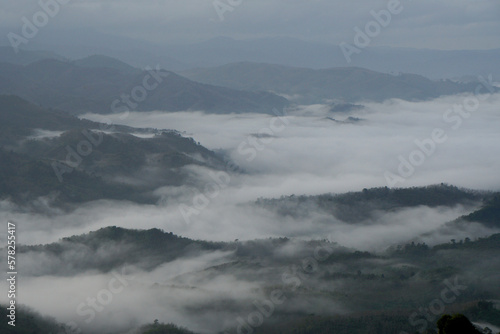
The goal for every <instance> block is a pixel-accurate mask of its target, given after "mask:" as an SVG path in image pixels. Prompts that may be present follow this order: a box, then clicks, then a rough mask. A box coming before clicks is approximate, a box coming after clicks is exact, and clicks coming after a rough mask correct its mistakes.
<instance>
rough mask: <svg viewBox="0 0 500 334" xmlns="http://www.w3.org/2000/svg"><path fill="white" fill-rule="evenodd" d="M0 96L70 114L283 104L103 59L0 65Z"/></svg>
mask: <svg viewBox="0 0 500 334" xmlns="http://www.w3.org/2000/svg"><path fill="white" fill-rule="evenodd" d="M146 88H147V89H146ZM0 94H12V95H17V96H20V97H22V98H24V99H27V100H29V101H31V102H34V103H37V104H40V105H43V106H45V107H51V108H57V109H61V110H65V111H68V112H70V113H72V114H78V113H85V112H97V113H112V112H117V111H124V110H133V111H152V110H163V111H181V110H204V111H207V112H212V113H241V112H260V113H269V114H271V113H272V111H273V109H278V110H281V109H282V108H283V107H284V106H286V105H287V104H288V101H287V100H286V99H285V98H282V97H279V96H277V95H274V94H272V93H268V92H245V91H238V90H235V89H230V88H225V87H216V86H212V85H207V84H200V83H197V82H193V81H191V80H189V79H186V78H184V77H181V76H179V75H177V74H175V73H173V72H169V71H165V70H156V69H155V70H153V71H147V70H144V71H141V70H135V69H134V68H133V67H131V66H128V65H127V64H125V63H123V62H120V61H118V60H116V59H111V58H109V57H89V58H86V59H82V60H79V61H76V62H67V61H61V60H56V59H44V60H39V61H36V62H34V63H30V64H28V65H16V64H11V63H0Z"/></svg>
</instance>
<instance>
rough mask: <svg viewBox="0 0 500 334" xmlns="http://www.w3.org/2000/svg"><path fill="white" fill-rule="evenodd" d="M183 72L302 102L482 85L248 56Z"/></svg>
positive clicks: (434, 93)
mask: <svg viewBox="0 0 500 334" xmlns="http://www.w3.org/2000/svg"><path fill="white" fill-rule="evenodd" d="M181 74H182V75H184V76H186V77H187V78H190V79H192V80H196V81H200V82H204V83H207V84H212V85H219V86H226V87H234V88H237V89H243V90H266V91H271V92H275V93H277V94H285V95H286V96H289V97H290V98H292V99H294V100H295V101H298V102H299V103H321V102H324V100H328V99H335V100H342V101H347V102H355V101H363V100H365V101H383V100H386V99H390V98H400V99H404V100H425V99H431V98H436V97H439V96H442V95H451V94H457V93H464V92H473V91H474V89H475V88H476V86H477V84H472V83H468V84H462V83H456V82H452V81H450V80H439V81H433V80H430V79H427V78H425V77H422V76H420V75H415V74H400V75H391V74H385V73H379V72H374V71H371V70H367V69H363V68H357V67H343V68H331V69H323V70H314V69H308V68H296V67H287V66H281V65H271V64H261V63H249V62H243V63H234V64H228V65H224V66H220V67H214V68H201V69H194V70H189V71H184V72H181ZM241 78H244V80H241Z"/></svg>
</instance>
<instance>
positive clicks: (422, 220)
mask: <svg viewBox="0 0 500 334" xmlns="http://www.w3.org/2000/svg"><path fill="white" fill-rule="evenodd" d="M464 101H465V102H464ZM467 101H470V99H469V100H468V97H467V96H453V97H444V98H439V99H436V100H433V101H425V102H407V101H401V100H390V101H386V102H385V103H366V104H365V108H364V109H362V110H357V111H354V112H350V113H341V114H334V113H330V112H329V111H328V109H329V108H328V106H325V105H315V106H308V107H303V106H299V107H294V108H291V109H289V110H286V111H285V114H286V115H283V116H279V117H276V116H269V115H260V114H250V115H238V114H231V115H209V114H205V113H203V112H201V111H198V112H177V113H163V112H160V111H158V112H149V113H129V114H124V115H122V114H116V115H111V116H101V115H97V114H88V115H85V116H84V117H85V118H87V119H91V120H94V121H102V120H104V119H105V118H109V119H111V121H112V122H116V124H124V125H129V126H135V127H141V128H144V127H152V128H159V129H161V128H164V129H176V130H179V131H181V132H183V134H184V135H186V136H192V137H193V138H194V139H195V140H196V141H199V142H200V143H201V144H202V145H204V146H206V147H208V148H209V149H212V150H216V151H217V152H219V153H220V154H224V155H225V156H226V158H227V161H228V164H227V166H228V173H227V174H226V173H221V172H218V173H216V174H213V171H211V170H209V169H207V168H204V167H199V166H188V167H186V170H187V171H188V172H189V173H190V175H192V177H193V178H195V179H196V180H197V184H199V187H197V188H193V187H187V186H182V187H160V188H158V189H157V190H156V191H155V194H156V195H157V196H158V197H159V201H158V203H157V204H156V205H140V204H134V203H129V202H120V201H95V202H90V203H86V204H84V205H81V206H79V207H78V208H77V209H75V210H73V211H71V212H63V211H61V210H60V209H57V208H55V207H54V206H53V204H52V199H51V198H49V197H47V198H40V199H39V200H38V201H37V203H36V207H37V208H38V212H34V211H33V210H31V211H29V210H26V208H24V207H21V206H17V205H14V204H12V203H11V202H9V201H8V200H4V201H2V202H0V220H2V221H7V220H10V221H15V222H16V223H17V228H18V236H19V237H18V242H19V243H22V244H44V243H50V242H55V241H57V240H59V239H60V238H63V237H67V236H70V235H75V234H83V233H88V232H89V231H94V230H97V229H99V228H102V227H107V226H119V227H124V228H131V229H149V228H161V229H163V230H165V231H169V232H170V231H171V232H173V233H174V234H178V235H181V236H184V237H188V238H192V239H202V240H210V241H232V240H234V239H240V240H252V239H258V238H261V239H265V238H269V237H295V238H298V239H303V240H311V239H328V240H329V241H331V242H336V243H338V244H339V245H340V246H345V247H348V248H351V249H357V250H367V251H375V252H382V251H384V250H385V249H387V248H388V247H389V246H394V245H396V244H400V243H405V242H408V241H412V240H417V241H419V242H420V241H423V242H426V243H428V244H431V245H433V244H438V243H443V242H448V241H449V240H450V239H457V240H460V239H463V238H465V237H472V238H476V237H482V236H486V235H489V234H491V233H493V232H497V231H495V230H492V229H487V228H486V227H484V226H482V225H479V224H467V225H463V226H461V228H454V227H451V226H450V225H449V224H448V223H449V222H451V221H453V220H455V219H457V218H458V217H460V216H462V215H465V214H468V213H470V212H472V211H474V210H475V209H477V208H478V207H479V205H480V203H474V204H470V205H456V206H454V207H435V208H429V207H425V206H420V207H413V208H403V209H397V210H391V211H388V212H380V213H378V214H377V215H375V216H374V217H373V218H371V219H368V220H366V221H361V222H358V223H356V224H352V223H347V222H343V221H340V220H338V219H336V218H335V217H333V216H331V215H328V214H326V213H324V212H320V211H317V212H315V211H314V210H311V212H309V213H304V215H302V216H300V217H292V216H283V215H278V214H277V213H275V212H272V211H269V210H267V209H265V208H263V207H259V206H256V205H255V204H254V202H255V201H256V200H257V199H258V198H276V197H280V196H282V195H292V194H296V195H302V194H305V195H317V194H324V193H344V192H349V191H361V190H362V189H363V188H370V187H385V186H392V185H390V184H388V180H387V177H386V174H387V173H386V172H390V173H392V174H394V175H396V174H397V173H398V168H399V164H400V159H399V156H402V157H403V158H404V159H406V160H409V159H410V157H411V154H412V152H414V151H415V150H418V149H419V146H418V145H417V144H415V140H419V141H426V142H429V140H430V139H431V138H434V137H435V136H434V137H433V131H434V130H435V129H441V134H440V136H439V137H440V138H441V139H442V138H445V137H446V139H445V140H442V142H434V148H433V149H432V153H430V154H425V155H424V154H423V153H422V156H423V157H425V159H424V161H423V162H422V163H421V164H419V165H418V166H417V165H416V166H414V172H413V173H411V174H412V175H409V176H404V177H400V178H399V180H400V182H398V183H397V184H396V185H395V186H396V187H411V186H426V185H429V184H436V183H442V182H443V183H448V184H452V185H456V186H459V187H466V188H471V189H478V190H492V191H498V190H499V189H500V177H499V174H498V170H500V154H499V153H500V145H499V144H500V132H499V131H498V129H499V126H500V114H499V112H498V111H499V106H500V94H497V95H491V96H482V97H479V99H478V101H480V102H479V105H477V106H476V107H474V108H469V109H474V110H473V111H471V112H470V114H466V113H458V112H455V113H453V107H454V106H456V105H459V106H460V105H461V106H464V105H465V107H467V104H466V103H467ZM465 107H463V108H465ZM463 108H462V109H460V110H462V111H463ZM450 110H451V111H450ZM455 110H457V109H456V108H455ZM464 115H466V116H464ZM459 116H460V117H459ZM327 117H330V118H333V119H335V120H338V121H344V120H346V119H347V118H348V117H356V118H359V119H360V120H359V121H357V122H353V123H352V122H346V123H342V122H334V121H333V120H331V119H328V118H327ZM452 117H453V118H452ZM39 135H40V136H46V135H53V134H50V133H44V132H43V131H42V130H40V132H39ZM235 166H237V167H235ZM235 169H236V170H237V172H232V171H231V170H235ZM214 175H215V176H214ZM200 195H203V196H204V197H205V198H206V199H208V202H203V203H200V202H197V201H196V199H199V198H200ZM313 209H314V208H313ZM183 210H184V211H183ZM186 210H187V211H186ZM120 247H121V246H120ZM123 247H126V245H125V246H123ZM290 247H291V248H290V249H287V248H284V249H280V250H278V251H277V256H278V255H280V254H281V256H283V255H286V254H295V253H296V252H301V251H303V250H302V249H301V248H300V245H297V248H295V247H294V246H290ZM124 249H126V248H124ZM121 250H122V249H121V248H119V246H117V245H115V246H113V249H108V250H106V249H105V248H103V249H102V250H101V251H102V252H101V253H100V254H101V255H102V256H104V257H105V256H110V254H115V255H116V254H119V253H120V251H121ZM80 255H81V253H80V252H78V251H75V252H74V254H71V256H72V257H73V258H65V259H64V260H65V261H64V262H58V260H57V259H51V258H47V257H44V255H40V254H34V253H32V254H30V253H28V254H27V255H25V257H24V259H23V261H25V262H24V264H22V266H23V267H24V268H25V275H23V276H22V277H21V278H20V281H19V285H20V286H21V287H22V290H21V292H20V296H19V300H22V303H23V304H25V305H28V306H30V307H33V308H34V309H36V310H41V311H42V313H43V314H46V315H51V316H55V317H57V319H58V320H59V321H75V319H77V320H78V322H77V323H78V324H79V326H84V328H85V326H90V328H100V329H108V328H116V327H115V326H120V328H121V329H123V330H125V328H131V327H133V326H136V325H139V324H143V323H147V322H152V321H153V320H154V319H160V320H161V321H164V322H174V323H176V324H178V325H182V326H187V327H189V328H190V329H191V330H195V331H199V332H210V331H213V330H221V329H222V328H224V327H225V326H234V325H235V323H234V319H235V316H236V315H237V314H230V313H226V311H219V309H218V308H216V307H215V308H214V307H211V305H213V304H214V303H215V304H217V303H221V304H224V303H228V301H233V302H234V301H236V302H238V303H240V304H242V305H248V307H249V308H251V305H252V302H253V301H254V300H255V299H262V298H265V294H264V292H263V285H262V284H261V282H249V281H247V280H244V279H241V277H237V276H238V275H237V273H233V274H231V275H215V276H211V275H208V274H206V273H203V271H204V269H206V268H208V267H210V266H213V265H218V264H223V263H226V262H228V261H230V260H231V259H232V256H233V254H232V252H205V253H201V254H198V255H197V256H196V257H185V258H180V259H177V260H175V261H173V262H170V263H167V264H164V265H162V266H160V267H158V268H156V269H155V270H153V271H152V272H145V271H143V270H141V269H139V268H135V267H131V268H125V269H123V268H117V270H122V269H123V270H125V271H124V272H126V273H127V274H126V275H125V274H124V275H125V277H126V278H125V279H126V282H127V284H126V288H125V289H124V290H123V293H122V292H120V293H116V294H113V295H112V300H111V301H110V302H109V305H107V306H106V307H105V308H104V311H102V313H99V314H97V315H96V318H95V320H92V321H90V324H87V323H86V322H85V320H84V319H85V316H84V317H82V316H80V315H78V313H76V310H77V308H78V305H80V304H81V303H82V302H84V301H85V300H86V299H87V298H88V297H93V296H96V295H98V294H99V292H100V291H101V290H102V289H106V287H107V286H108V285H109V282H110V280H111V279H112V278H113V277H114V276H113V275H114V274H112V273H110V274H102V273H98V272H95V271H93V272H87V273H78V275H76V276H72V277H64V276H59V275H68V274H71V273H72V272H71V269H68V270H69V272H64V270H65V269H67V268H61V267H63V266H64V264H65V263H66V264H67V263H72V262H73V261H79V256H80ZM275 274H276V275H280V272H278V273H275ZM155 283H158V284H159V286H158V285H154V284H155ZM4 284H5V283H4ZM160 287H161V288H160ZM4 299H5V297H2V299H0V301H2V302H3V301H4ZM48 300H50V301H51V302H50V303H48V302H47V301H48ZM315 303H316V305H318V310H316V311H318V312H321V305H322V304H321V300H320V299H317V300H316V301H315ZM225 305H226V306H227V304H225ZM286 307H289V308H290V309H301V310H304V309H306V310H307V309H308V308H310V307H311V306H310V303H308V302H307V301H306V300H304V301H303V304H300V303H290V304H289V305H288V306H285V308H286ZM329 307H330V308H331V305H330V306H329ZM197 308H204V311H203V312H201V313H200V312H198V313H197V311H196V310H197ZM222 309H224V308H221V310H222ZM334 309H335V310H334V311H335V312H337V313H342V312H345V311H346V310H345V309H344V308H343V307H341V306H339V307H338V308H334ZM75 314H76V315H78V316H75ZM75 317H76V318H75Z"/></svg>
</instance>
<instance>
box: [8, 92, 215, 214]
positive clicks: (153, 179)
mask: <svg viewBox="0 0 500 334" xmlns="http://www.w3.org/2000/svg"><path fill="white" fill-rule="evenodd" d="M82 143H83V144H82ZM82 145H83V146H82ZM79 152H80V153H79ZM189 165H197V166H203V167H206V168H211V169H216V170H217V169H221V168H223V166H224V163H223V161H222V159H221V158H220V157H219V156H218V155H216V154H215V153H214V152H212V151H210V150H208V149H206V148H205V147H203V146H201V145H199V144H197V143H196V142H195V141H194V140H193V139H192V138H186V137H183V136H182V135H181V134H180V133H178V132H176V131H174V130H157V129H135V128H130V127H125V126H117V125H109V124H101V123H96V122H91V121H87V120H80V119H78V118H76V117H74V116H71V115H68V114H67V113H64V112H61V111H57V110H50V109H44V108H41V107H38V106H36V105H34V104H31V103H29V102H27V101H25V100H23V99H21V98H19V97H16V96H1V95H0V176H1V177H0V198H10V199H11V200H12V201H14V202H16V203H28V202H29V201H30V200H33V199H36V198H37V197H39V196H49V195H57V203H56V204H59V205H63V204H65V203H81V202H86V201H92V200H97V199H125V200H130V201H135V202H140V203H143V202H147V203H155V202H156V201H157V200H158V198H157V197H155V196H152V195H151V193H150V192H151V191H152V190H154V189H156V188H158V187H160V186H162V185H180V184H190V183H191V182H192V180H190V176H189V173H187V172H185V171H184V170H183V167H186V166H189ZM146 171H147V172H146Z"/></svg>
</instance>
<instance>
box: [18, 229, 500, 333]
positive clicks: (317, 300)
mask: <svg viewBox="0 0 500 334" xmlns="http://www.w3.org/2000/svg"><path fill="white" fill-rule="evenodd" d="M499 238H500V234H495V235H491V236H490V237H487V238H481V239H477V240H469V241H466V242H463V243H447V244H440V245H436V246H434V247H429V246H427V245H425V244H418V245H417V244H413V243H412V244H406V245H402V246H401V247H398V248H397V249H396V248H392V249H389V250H388V251H387V252H381V253H368V252H360V251H357V250H355V249H347V248H344V247H340V246H338V245H336V244H332V243H329V242H328V241H314V240H310V241H305V240H294V239H288V238H280V239H264V240H251V241H234V242H218V243H214V242H208V241H200V240H192V239H188V238H184V237H180V236H177V235H175V234H173V233H170V232H164V231H162V230H159V229H149V230H130V229H124V228H120V227H115V226H111V227H106V228H102V229H99V230H97V231H94V232H90V233H86V234H81V235H75V236H71V237H67V238H63V239H61V240H59V241H57V242H55V243H51V244H45V245H36V246H22V245H19V246H18V251H17V252H18V257H19V258H20V260H21V261H20V270H21V269H22V270H23V272H24V275H25V276H27V277H32V278H41V279H43V278H44V277H47V276H49V277H51V278H52V279H56V278H58V279H61V278H62V277H68V278H71V277H73V276H74V275H77V274H81V273H85V272H89V271H90V272H92V273H107V274H108V275H111V274H112V273H113V271H115V272H119V271H121V272H122V273H123V274H122V275H123V276H124V277H125V279H128V280H130V282H131V283H130V284H134V287H135V288H136V289H141V288H142V289H144V290H142V291H144V293H145V294H146V295H145V298H151V294H147V292H148V291H149V292H150V293H151V291H152V293H154V294H155V296H156V295H157V296H159V299H158V300H155V302H156V304H153V305H156V306H157V307H159V308H161V306H162V305H168V298H164V296H166V293H167V292H173V293H175V294H181V293H183V292H185V291H193V292H200V291H203V292H204V293H205V294H204V295H203V296H202V297H200V298H199V299H197V298H196V297H195V296H193V295H192V296H193V297H192V298H190V299H189V300H188V301H185V302H183V304H181V305H180V306H183V310H184V312H185V313H184V315H186V316H193V317H196V318H197V319H198V318H199V317H200V315H204V316H206V315H207V314H213V313H211V312H216V313H225V314H229V315H230V318H234V319H236V317H238V316H240V315H241V314H243V315H246V314H251V312H253V310H254V308H253V305H254V303H255V302H254V301H255V300H258V301H260V302H262V304H263V305H266V309H267V310H269V309H270V306H269V302H266V300H269V296H273V295H272V292H273V291H279V292H280V295H281V296H283V299H282V300H286V303H279V302H277V304H276V305H274V308H273V311H272V314H273V317H272V319H273V321H269V322H266V323H265V325H264V326H262V327H259V328H256V329H255V332H256V333H257V332H258V333H289V332H291V329H290V328H295V329H297V333H304V334H307V333H331V331H332V329H335V331H336V332H337V330H338V332H339V333H360V334H361V333H366V332H373V333H400V332H401V331H406V332H413V331H414V329H415V325H414V324H412V323H410V322H408V318H409V316H410V315H412V314H414V313H415V310H416V309H417V308H418V307H419V305H430V303H432V302H433V301H434V300H436V296H440V294H442V293H443V292H442V291H443V289H444V288H445V287H448V288H450V287H451V288H453V287H455V290H451V292H450V291H449V292H448V296H450V298H449V299H446V300H448V301H447V302H446V307H447V309H448V308H451V309H453V310H455V312H458V311H460V312H463V313H464V314H467V315H468V316H470V317H471V319H473V320H474V321H478V322H480V321H481V320H483V321H485V320H486V321H488V322H491V323H492V324H499V319H500V318H498V315H499V311H498V310H497V309H495V308H494V304H493V303H491V302H484V301H481V302H478V301H479V300H485V299H486V300H494V299H498V296H499V295H500V291H499V288H498V285H497V284H495V282H497V280H498V267H499V264H500V263H499V261H498V258H497V257H495V254H497V253H498V251H499V247H500V243H499V240H500V239H499ZM210 254H211V255H214V254H219V256H220V255H221V254H224V255H223V256H222V257H220V258H219V261H218V262H217V263H214V262H213V261H206V259H207V255H210ZM313 256H314V259H313ZM70 259H75V260H73V261H69V260H70ZM34 260H36V261H37V265H35V266H33V265H32V266H31V267H30V266H29V265H28V263H33V261H34ZM182 260H184V261H191V263H193V262H195V263H198V264H199V265H196V266H193V267H189V265H186V266H179V263H181V262H180V261H182ZM169 267H170V268H172V270H173V271H167V270H166V268H169ZM123 268H127V270H122V269H123ZM178 271H180V273H179V272H178ZM125 275H126V276H125ZM148 275H150V276H148ZM228 277H230V281H228V280H227V279H228ZM221 281H222V282H223V283H220V282H221ZM210 283H212V284H210ZM235 283H237V284H241V285H244V284H252V287H254V286H256V287H257V288H253V289H252V290H253V294H251V295H250V296H249V297H248V298H244V299H241V298H239V297H238V295H233V294H231V293H230V291H231V289H232V287H233V285H232V284H235ZM222 284H225V285H222ZM222 291H224V292H225V293H221V292H222ZM226 291H227V292H226ZM207 294H208V295H209V296H211V297H210V298H209V299H208V300H207V297H206V296H207ZM402 295H403V296H405V298H401V296H402ZM162 297H163V299H162ZM264 298H265V299H264ZM278 306H279V307H278ZM117 307H118V306H117ZM257 309H259V310H266V309H264V308H259V306H257ZM424 316H425V313H422V314H420V313H419V314H416V313H415V315H412V317H414V319H415V320H416V319H422V318H423V317H424ZM245 319H246V317H245ZM150 321H151V320H150ZM230 324H231V323H228V322H223V321H221V326H228V325H230ZM237 324H238V323H236V325H237ZM156 326H158V327H157V328H158V329H159V328H160V327H162V326H161V325H160V324H158V323H156ZM373 328H375V329H377V328H378V330H379V331H375V330H373V331H372V330H371V329H373ZM429 328H432V327H429ZM165 329H167V328H165ZM225 329H226V330H227V331H228V332H231V333H232V332H233V330H234V329H236V328H233V329H231V328H225ZM122 332H123V331H122ZM208 332H210V331H208ZM214 332H215V331H214ZM92 333H96V331H93V332H92ZM97 333H99V332H97ZM153 333H155V332H154V331H153Z"/></svg>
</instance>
